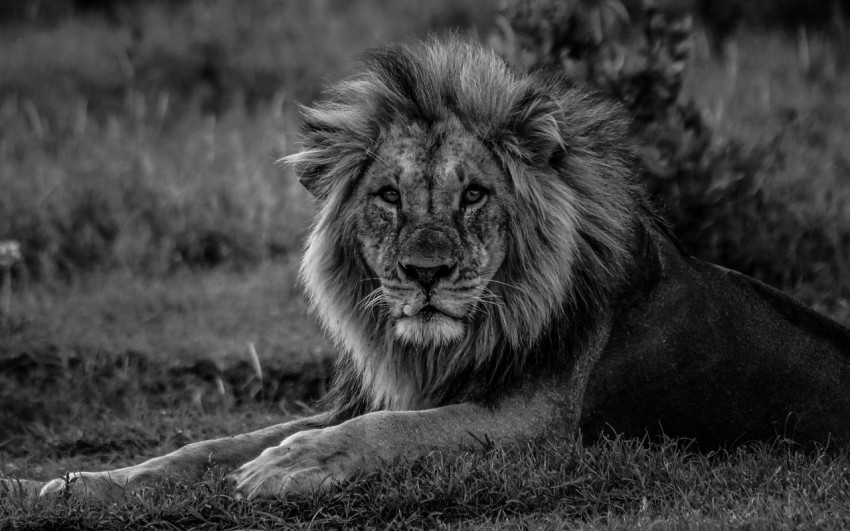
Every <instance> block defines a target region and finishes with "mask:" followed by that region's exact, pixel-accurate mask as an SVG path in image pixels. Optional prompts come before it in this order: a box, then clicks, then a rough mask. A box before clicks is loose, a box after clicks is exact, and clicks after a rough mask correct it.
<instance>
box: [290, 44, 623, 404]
mask: <svg viewBox="0 0 850 531" xmlns="http://www.w3.org/2000/svg"><path fill="white" fill-rule="evenodd" d="M624 124H625V122H624V120H622V119H621V118H620V115H619V112H618V111H617V109H616V108H615V107H614V106H612V105H610V104H606V103H603V102H600V101H597V100H595V99H593V98H590V97H588V96H587V95H586V94H585V93H583V92H581V91H579V90H575V89H571V88H567V87H566V86H565V85H564V84H563V83H560V82H558V81H557V80H554V81H553V80H545V79H543V78H541V77H538V76H536V75H531V74H527V73H517V72H514V71H512V70H511V69H510V68H509V67H508V66H507V65H506V64H505V63H504V62H503V61H502V60H501V59H499V58H498V57H497V56H496V55H495V54H493V53H492V52H490V51H488V50H485V49H483V48H480V47H478V46H475V45H471V44H465V43H461V42H458V41H454V40H449V41H431V42H429V43H427V44H421V45H418V46H414V47H403V48H393V49H389V50H384V51H381V52H378V53H376V54H374V55H373V56H372V57H371V58H370V59H369V60H368V61H367V63H366V68H365V70H364V72H363V73H362V74H361V75H359V76H356V77H354V78H352V79H350V80H348V81H345V82H343V83H341V84H340V85H338V86H337V87H336V88H335V89H334V90H333V91H332V93H331V97H330V99H329V101H327V102H324V103H321V104H319V105H318V106H316V107H314V108H311V109H306V110H305V123H304V134H305V144H304V149H303V151H301V152H300V153H297V154H295V155H293V156H291V157H290V158H289V161H291V162H293V163H295V164H296V166H297V170H298V172H299V174H300V176H301V182H302V183H303V184H304V185H305V186H306V187H307V189H308V190H310V192H311V193H312V194H313V195H314V196H315V197H316V198H317V199H318V203H319V211H318V214H317V216H316V220H315V223H314V225H313V227H312V232H311V234H310V238H309V240H308V243H307V249H306V252H305V256H304V260H303V263H302V268H301V275H302V279H303V282H304V284H305V286H306V289H307V292H308V295H309V297H310V299H311V302H312V305H313V307H314V308H315V310H316V311H317V313H318V314H319V316H320V318H321V320H322V322H323V324H324V326H325V328H326V329H327V330H328V331H329V332H330V334H331V335H332V337H333V338H334V339H335V341H336V342H337V344H338V345H339V346H340V347H341V349H342V350H343V353H344V355H343V356H342V361H341V370H340V372H341V373H342V378H341V379H340V380H339V382H338V384H337V386H336V395H337V398H338V399H339V400H342V401H344V402H346V403H347V404H348V405H349V407H351V408H355V409H359V410H366V409H380V408H390V409H402V408H405V409H411V408H419V407H428V406H435V405H439V404H442V403H446V402H447V401H452V400H457V399H460V398H464V397H469V396H470V395H481V394H485V393H486V392H487V390H488V389H492V388H494V387H496V386H500V385H503V384H506V383H509V382H510V381H512V380H515V379H516V378H518V377H521V376H522V375H523V374H524V373H526V372H527V371H529V370H532V369H533V368H534V367H540V366H543V365H551V364H555V363H558V361H559V360H554V359H547V356H546V352H545V350H546V344H547V342H551V341H560V342H569V341H577V340H580V336H581V333H582V330H584V329H585V328H586V327H588V326H591V325H592V324H593V323H592V321H593V319H594V311H595V309H597V308H598V307H601V305H603V304H604V303H605V299H606V297H607V296H608V294H609V293H611V292H612V290H613V289H614V287H615V285H616V284H617V282H619V279H621V278H622V276H623V270H624V267H626V263H627V261H628V258H627V256H628V253H629V245H630V243H629V242H630V239H631V238H632V237H633V235H634V232H635V228H634V226H633V221H631V220H632V219H633V216H632V215H631V214H630V211H631V210H632V209H634V208H637V207H636V204H637V203H636V199H635V197H637V195H636V194H633V193H632V192H631V189H630V187H629V186H628V185H627V184H624V183H625V181H628V179H629V176H630V175H631V172H632V166H633V164H634V159H633V157H632V152H631V149H630V144H629V142H628V140H627V139H626V138H627V137H626V126H625V125H624Z"/></svg>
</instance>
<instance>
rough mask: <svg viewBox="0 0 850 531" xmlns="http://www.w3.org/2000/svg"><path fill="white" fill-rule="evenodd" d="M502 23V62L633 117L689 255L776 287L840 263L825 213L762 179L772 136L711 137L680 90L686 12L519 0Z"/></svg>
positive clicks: (777, 161) (647, 173) (648, 170)
mask: <svg viewBox="0 0 850 531" xmlns="http://www.w3.org/2000/svg"><path fill="white" fill-rule="evenodd" d="M500 22H501V24H500V26H499V28H500V32H499V33H498V34H496V35H495V36H494V38H493V44H494V46H495V47H496V49H497V50H499V51H500V53H501V54H502V55H504V56H505V57H507V58H508V59H509V60H511V61H513V62H515V63H520V64H523V65H524V66H527V67H543V68H548V69H552V70H556V71H560V72H562V73H563V74H564V75H565V76H566V78H567V79H568V80H569V81H571V82H580V83H585V84H587V85H589V86H591V87H594V88H595V89H597V90H599V91H601V92H603V93H605V94H607V95H608V96H610V97H612V98H614V99H616V100H618V101H620V102H621V103H622V104H623V106H624V107H625V108H626V109H627V110H628V111H629V112H630V113H631V114H632V116H633V117H634V124H635V129H636V133H637V136H638V138H639V141H640V151H641V154H642V155H643V176H644V180H645V182H646V186H647V188H648V189H649V191H650V192H651V193H652V195H653V196H654V197H655V198H656V199H657V200H658V201H659V203H660V205H661V207H662V209H663V210H664V211H665V213H666V214H667V217H668V218H669V219H670V220H671V222H672V224H673V228H674V231H675V233H676V235H677V236H678V237H679V238H680V240H681V241H682V242H683V243H684V245H685V247H686V248H687V249H689V250H690V251H691V252H693V253H694V254H695V255H697V256H699V257H700V258H703V259H706V260H708V261H711V262H716V263H719V264H722V265H724V266H727V267H730V268H733V269H737V270H739V271H742V272H744V273H747V274H750V275H753V276H755V277H757V278H760V279H762V280H765V281H767V282H769V283H772V284H774V285H778V286H792V285H795V284H796V283H799V282H802V281H811V280H812V279H813V278H814V277H816V276H818V275H821V276H822V275H823V274H824V271H823V268H822V266H821V265H822V264H824V263H827V264H834V265H836V266H837V265H839V264H840V263H842V257H843V256H844V255H846V254H847V252H848V250H847V249H846V246H843V245H842V244H841V238H838V239H836V238H835V235H834V233H832V232H830V231H829V230H827V229H826V228H825V225H827V223H828V221H827V220H826V219H823V218H821V217H820V216H819V215H818V213H815V212H812V213H809V214H808V215H807V216H805V217H801V216H799V215H796V213H795V212H794V211H793V210H792V208H791V207H790V206H789V205H788V203H787V201H786V200H785V199H783V198H781V197H779V196H778V194H772V193H770V191H769V190H768V189H767V188H766V187H765V186H764V180H765V179H766V176H767V175H768V174H769V173H770V172H772V171H775V170H776V168H777V167H778V166H779V165H781V163H782V157H781V154H780V153H779V152H778V150H777V149H776V142H773V143H766V144H763V145H759V146H756V147H751V146H748V145H746V144H744V143H743V142H740V141H735V140H723V139H720V138H718V137H717V135H715V133H714V131H713V128H712V127H711V126H710V125H709V123H708V121H707V119H706V118H705V116H704V114H703V112H702V111H701V110H700V109H699V107H698V106H697V105H696V104H695V103H694V101H692V100H689V99H687V98H685V97H683V95H682V87H683V75H684V72H685V68H686V65H687V60H688V57H689V54H690V51H691V49H692V44H693V43H692V39H691V33H692V31H691V30H692V28H691V23H690V18H689V17H672V16H670V15H668V14H667V13H665V12H664V11H662V10H659V9H656V8H654V7H644V8H643V9H640V10H637V12H634V13H632V14H630V13H629V11H628V10H627V9H626V7H625V5H624V4H623V3H621V2H620V1H619V0H604V1H600V2H579V1H568V2H558V1H553V0H517V1H514V2H510V3H509V4H508V6H507V8H506V10H505V11H504V12H503V18H502V19H501V21H500ZM846 235H847V236H850V231H848V232H846ZM828 273H829V274H831V275H834V276H838V275H839V274H840V273H841V271H840V270H838V268H837V267H835V268H833V269H832V270H830V271H828Z"/></svg>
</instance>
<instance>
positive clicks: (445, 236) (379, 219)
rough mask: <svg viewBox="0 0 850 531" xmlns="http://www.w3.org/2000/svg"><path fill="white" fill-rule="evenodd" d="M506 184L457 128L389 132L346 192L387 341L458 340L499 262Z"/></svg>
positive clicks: (482, 306)
mask: <svg viewBox="0 0 850 531" xmlns="http://www.w3.org/2000/svg"><path fill="white" fill-rule="evenodd" d="M508 194H509V187H508V180H507V178H506V176H505V174H504V173H503V171H502V170H501V168H500V167H499V166H498V165H497V163H496V162H495V161H494V160H493V158H492V156H491V154H490V153H489V152H488V151H487V149H486V148H485V147H484V146H483V145H482V144H481V143H480V142H479V141H478V140H477V139H476V138H475V137H473V136H472V135H471V134H470V133H468V132H467V131H465V130H464V129H463V128H462V127H461V126H460V125H459V124H458V123H457V122H455V123H450V122H449V123H446V122H442V123H439V124H436V125H434V126H431V127H429V128H426V127H425V126H421V125H416V124H414V125H404V126H395V127H393V128H392V129H391V131H390V134H388V135H387V138H386V140H385V141H384V142H383V143H382V145H381V147H380V149H379V150H378V151H377V153H375V156H374V163H373V164H372V165H371V166H370V168H369V170H368V171H367V172H366V173H365V175H364V176H363V178H362V179H361V180H360V182H359V183H358V185H357V188H356V190H355V197H354V202H355V205H356V208H358V209H359V212H358V214H359V215H358V217H357V220H358V221H357V223H358V226H357V228H356V231H355V232H356V234H357V238H358V242H357V243H358V246H359V250H360V252H361V254H362V256H363V258H364V260H365V262H366V264H367V265H368V266H369V268H370V269H371V272H372V273H374V276H375V278H377V279H378V280H379V281H380V287H379V288H378V290H376V291H375V292H374V294H373V296H372V299H371V301H370V302H371V303H373V304H381V303H382V304H384V305H385V307H386V309H387V311H388V314H389V318H390V319H391V321H392V324H393V327H394V333H395V335H396V337H397V338H399V339H401V340H403V341H406V342H409V343H413V344H429V343H430V344H446V343H449V342H451V341H453V340H457V339H459V338H460V337H461V336H462V335H463V333H464V331H465V329H466V326H467V325H468V323H469V322H470V321H471V320H472V319H474V318H475V316H476V314H477V313H479V312H487V311H488V309H487V305H488V304H492V303H493V301H492V300H491V301H488V297H489V296H490V294H489V292H488V289H487V284H488V282H490V280H491V279H492V277H493V275H494V274H495V272H496V271H497V270H498V269H499V267H500V265H501V263H502V260H503V259H504V257H505V247H506V241H505V230H504V229H505V219H506V212H505V203H506V201H507V200H508Z"/></svg>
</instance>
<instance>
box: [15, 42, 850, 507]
mask: <svg viewBox="0 0 850 531" xmlns="http://www.w3.org/2000/svg"><path fill="white" fill-rule="evenodd" d="M303 121H304V123H303V134H304V145H303V150H301V151H300V152H299V153H296V154H294V155H292V156H290V157H288V158H287V159H286V160H287V161H288V162H289V163H291V164H294V165H295V167H296V170H297V173H298V174H299V175H300V181H301V183H302V184H303V185H304V186H305V187H306V189H307V190H309V192H310V193H311V194H312V195H313V196H315V198H316V201H317V205H318V209H317V214H316V217H315V221H314V223H313V225H312V227H311V230H310V234H309V238H308V240H307V242H306V250H305V252H304V255H303V261H302V265H301V268H300V277H301V280H302V283H303V286H304V287H305V291H306V293H307V296H308V298H309V300H310V303H311V306H312V309H313V310H314V311H315V313H316V314H317V315H318V317H319V319H320V321H321V323H322V325H323V327H324V329H325V330H326V331H327V333H328V334H329V336H330V337H331V338H332V339H333V341H334V342H335V344H336V345H337V346H338V348H339V352H340V356H339V360H338V362H337V366H336V370H335V379H334V383H333V385H332V389H331V391H330V392H329V394H328V396H327V397H326V398H325V400H324V405H325V409H324V411H323V412H322V413H320V414H317V415H314V416H311V417H307V418H303V419H298V420H294V421H291V422H287V423H283V424H280V425H276V426H272V427H269V428H266V429H263V430H259V431H255V432H252V433H247V434H243V435H237V436H235V437H227V438H221V439H215V440H210V441H204V442H198V443H194V444H190V445H188V446H185V447H183V448H181V449H179V450H177V451H175V452H173V453H170V454H168V455H165V456H162V457H157V458H154V459H151V460H149V461H146V462H144V463H141V464H138V465H135V466H130V467H127V468H121V469H118V470H112V471H109V472H93V473H92V472H82V473H77V474H73V475H72V477H73V478H75V479H76V481H74V482H73V483H71V484H70V485H67V484H66V481H65V480H63V479H56V480H53V481H50V482H48V483H46V484H44V485H42V484H40V483H38V482H32V483H24V484H23V485H25V486H26V487H30V488H39V489H40V493H41V494H42V495H44V494H48V493H51V492H58V491H60V490H62V489H63V488H71V489H72V490H74V491H79V492H85V493H88V494H91V495H98V496H100V495H108V494H109V493H110V492H121V491H123V489H126V488H128V487H133V486H135V485H140V484H144V483H149V482H151V481H156V480H159V479H161V478H163V477H165V476H178V477H182V478H184V479H187V480H194V479H198V478H200V477H201V476H202V474H203V473H204V472H205V471H206V470H207V469H208V468H209V467H211V466H217V467H221V468H223V469H225V470H226V471H228V472H229V474H230V475H229V477H230V478H231V479H232V481H233V484H234V487H233V488H234V492H235V494H236V495H237V496H240V497H246V498H255V497H267V496H280V495H285V494H289V493H294V492H305V491H313V490H316V489H322V488H326V487H328V486H329V485H332V484H334V483H337V482H341V481H345V480H346V479H348V478H350V477H352V476H353V475H354V474H357V473H360V472H362V471H368V470H372V469H375V468H376V467H379V466H381V465H382V464H383V463H387V462H391V461H394V460H410V459H416V458H417V457H419V456H423V455H425V454H428V453H431V452H440V453H443V454H446V455H458V454H459V453H461V452H463V451H469V450H475V449H476V448H479V447H480V446H481V443H482V441H485V442H486V441H491V442H493V443H496V444H500V445H516V444H520V443H523V442H526V441H539V440H552V439H555V438H558V439H562V438H567V439H569V438H573V437H576V436H577V434H578V433H579V431H581V432H583V433H586V434H598V433H599V432H600V431H601V430H603V429H612V430H614V431H617V432H622V433H626V434H631V435H643V434H645V433H647V432H649V433H661V432H663V433H665V434H667V435H671V436H676V437H688V438H693V439H696V440H697V441H699V442H701V443H706V444H733V443H735V442H737V441H742V440H748V439H752V438H767V437H775V436H785V437H789V438H792V439H794V440H798V441H807V442H808V441H815V442H825V441H832V442H835V443H837V444H846V443H847V441H848V438H849V437H850V330H848V329H846V328H843V327H842V326H840V325H838V324H837V323H835V322H833V321H831V320H829V319H827V318H825V317H823V316H821V315H819V314H817V313H815V312H814V311H811V310H809V309H807V308H806V307H804V306H803V305H802V304H800V303H798V302H796V301H794V300H792V299H791V298H789V297H787V296H785V295H783V294H782V293H780V292H779V291H777V290H775V289H773V288H771V287H768V286H767V285H765V284H762V283H761V282H758V281H756V280H754V279H752V278H749V277H746V276H744V275H742V274H739V273H736V272H734V271H730V270H727V269H724V268H721V267H718V266H714V265H711V264H708V263H705V262H702V261H700V260H698V259H696V258H694V257H692V256H690V255H688V253H687V252H686V251H685V250H683V249H682V247H681V246H680V244H679V243H677V241H676V240H675V238H674V237H673V236H672V235H671V231H670V229H669V228H668V226H667V225H666V224H665V222H664V221H663V220H662V219H661V218H660V217H659V216H658V215H657V214H656V213H655V210H654V209H653V207H652V205H651V204H650V201H649V200H648V198H647V196H646V194H645V192H644V191H643V189H642V187H641V186H640V184H639V181H640V172H639V168H640V159H639V158H638V155H637V154H636V153H637V150H636V147H635V142H634V139H633V135H632V134H631V131H630V122H629V120H628V119H627V118H626V116H625V114H624V111H623V110H622V109H621V108H620V107H619V106H618V105H616V104H614V103H611V102H608V101H605V100H604V99H602V98H600V97H597V96H594V95H592V94H590V93H588V92H587V91H586V90H584V89H582V88H581V87H577V86H572V85H570V84H569V83H566V82H564V81H563V80H560V79H558V78H557V77H552V76H547V75H545V74H542V73H535V72H524V71H516V70H513V69H512V67H510V66H508V65H507V64H506V63H505V62H504V61H503V60H501V59H500V58H499V57H498V56H497V55H496V54H495V53H493V52H492V51H490V50H487V49H485V48H483V47H481V46H478V45H475V44H472V43H468V42H463V41H461V40H459V39H456V38H448V39H442V40H440V39H433V40H430V41H427V42H424V43H418V44H410V45H406V46H398V47H391V48H387V49H384V50H381V51H378V52H375V53H374V54H372V55H371V56H370V58H369V59H368V60H367V61H366V63H365V66H364V69H363V71H362V72H361V73H360V74H359V75H356V76H354V77H353V78H350V79H348V80H346V81H343V82H342V83H341V84H339V85H337V86H336V87H335V88H334V89H333V90H332V91H331V92H330V96H329V99H328V100H327V101H325V102H322V103H319V104H317V105H315V106H314V107H312V108H307V109H305V110H304V120H303Z"/></svg>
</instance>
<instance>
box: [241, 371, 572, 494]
mask: <svg viewBox="0 0 850 531" xmlns="http://www.w3.org/2000/svg"><path fill="white" fill-rule="evenodd" d="M544 387H546V389H547V390H546V391H535V392H533V393H531V392H523V393H519V394H517V395H515V396H512V397H510V398H506V399H504V400H502V401H501V403H500V404H499V405H498V406H497V407H488V406H485V405H480V404H475V403H463V404H456V405H452V406H446V407H440V408H436V409H430V410H424V411H378V412H374V413H368V414H366V415H362V416H360V417H356V418H354V419H351V420H349V421H347V422H344V423H342V424H340V425H338V426H333V427H330V428H325V429H317V430H307V431H303V432H300V433H296V434H294V435H292V436H290V437H288V438H287V439H286V440H284V441H283V442H282V443H281V444H280V445H279V446H276V447H273V448H269V449H266V450H265V451H263V453H262V454H261V455H260V456H259V457H257V458H256V459H254V460H253V461H251V462H250V463H248V464H246V465H244V466H242V468H240V469H239V470H237V471H236V472H234V473H233V475H232V478H233V479H234V480H235V481H236V483H237V494H238V495H241V496H245V497H257V496H271V495H279V494H285V493H290V492H309V491H311V490H314V489H318V488H322V487H324V486H327V485H329V484H331V483H333V482H336V481H342V480H345V479H347V478H348V477H350V476H351V475H353V474H355V473H356V472H358V471H367V470H371V469H374V468H375V467H377V466H379V465H380V464H382V463H385V462H391V461H393V460H395V459H398V458H408V459H413V458H416V457H419V456H423V455H427V454H428V453H430V452H433V451H440V452H445V453H455V452H458V451H461V450H464V449H475V448H481V444H482V443H484V442H485V441H492V442H495V443H497V444H511V443H515V442H519V441H522V440H529V439H534V438H536V437H539V436H541V435H544V434H545V433H546V432H547V431H548V430H551V429H552V428H553V427H555V426H556V425H557V422H556V420H557V416H558V412H559V410H560V407H559V406H560V402H559V399H558V397H557V394H556V393H555V392H554V389H552V388H551V387H549V386H544Z"/></svg>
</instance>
